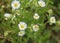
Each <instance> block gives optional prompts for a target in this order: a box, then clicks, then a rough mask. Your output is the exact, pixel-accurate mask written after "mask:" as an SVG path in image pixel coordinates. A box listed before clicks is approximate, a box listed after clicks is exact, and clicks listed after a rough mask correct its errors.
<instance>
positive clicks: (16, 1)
mask: <svg viewBox="0 0 60 43" xmlns="http://www.w3.org/2000/svg"><path fill="white" fill-rule="evenodd" d="M11 7H12V9H19V8H20V2H19V1H18V0H14V1H12V3H11Z"/></svg>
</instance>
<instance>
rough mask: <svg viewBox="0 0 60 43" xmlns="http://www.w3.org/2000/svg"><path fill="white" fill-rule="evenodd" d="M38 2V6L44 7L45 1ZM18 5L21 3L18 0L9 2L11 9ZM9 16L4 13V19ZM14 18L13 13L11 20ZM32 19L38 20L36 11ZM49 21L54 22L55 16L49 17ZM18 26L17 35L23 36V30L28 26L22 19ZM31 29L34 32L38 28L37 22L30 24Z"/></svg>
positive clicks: (15, 8) (18, 6)
mask: <svg viewBox="0 0 60 43" xmlns="http://www.w3.org/2000/svg"><path fill="white" fill-rule="evenodd" d="M30 1H32V0H30ZM38 4H39V6H40V7H45V6H46V3H45V2H44V1H43V0H39V1H38ZM20 5H21V3H20V2H19V1H18V0H14V1H12V3H11V7H12V10H18V9H19V8H20ZM17 14H18V13H17ZM11 16H12V15H11V14H9V13H5V14H4V17H5V20H7V19H8V18H10V17H11ZM14 18H15V15H14V17H13V18H12V20H13V19H14ZM33 19H35V20H39V19H40V16H39V14H38V13H35V14H34V15H33ZM49 22H50V24H53V23H56V19H55V17H51V18H50V19H49ZM18 27H19V30H20V31H19V32H18V35H19V36H24V35H25V30H26V29H27V28H28V25H27V23H25V22H24V21H22V22H20V23H19V24H18ZM32 30H33V31H35V32H36V31H38V30H39V25H38V24H35V25H33V26H32Z"/></svg>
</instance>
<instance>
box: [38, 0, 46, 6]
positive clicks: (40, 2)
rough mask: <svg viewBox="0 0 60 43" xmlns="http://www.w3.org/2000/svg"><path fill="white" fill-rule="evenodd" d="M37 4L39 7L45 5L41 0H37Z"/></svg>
mask: <svg viewBox="0 0 60 43" xmlns="http://www.w3.org/2000/svg"><path fill="white" fill-rule="evenodd" d="M38 4H39V5H40V6H41V7H45V6H46V4H45V2H44V1H42V0H39V1H38Z"/></svg>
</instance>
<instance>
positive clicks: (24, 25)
mask: <svg viewBox="0 0 60 43" xmlns="http://www.w3.org/2000/svg"><path fill="white" fill-rule="evenodd" d="M18 27H19V29H20V30H25V29H26V28H27V24H26V23H25V22H20V23H19V24H18Z"/></svg>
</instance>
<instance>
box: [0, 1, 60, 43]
mask: <svg viewBox="0 0 60 43" xmlns="http://www.w3.org/2000/svg"><path fill="white" fill-rule="evenodd" d="M19 1H20V2H21V7H20V8H19V9H18V10H17V11H16V10H12V8H11V2H12V0H0V43H60V0H44V1H45V2H46V7H43V8H42V7H40V6H38V4H37V2H38V0H32V2H29V0H19ZM49 9H52V12H51V11H49V12H48V10H49ZM17 12H18V13H19V14H20V16H18V15H17ZM5 13H11V14H12V15H13V16H14V15H16V18H15V19H13V21H12V20H11V18H12V17H13V16H12V17H11V18H9V19H8V20H7V21H6V20H5V19H4V14H5ZM35 13H38V14H39V16H40V19H39V20H34V19H33V15H34V14H35ZM51 16H55V17H56V24H53V25H49V18H50V17H51ZM23 17H24V18H23ZM20 21H24V22H26V23H27V25H28V28H27V30H26V35H25V36H23V37H20V36H18V32H19V28H18V23H19V22H20ZM31 24H41V25H40V26H39V27H40V29H39V31H38V32H33V31H32V30H31V29H32V27H31Z"/></svg>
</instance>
